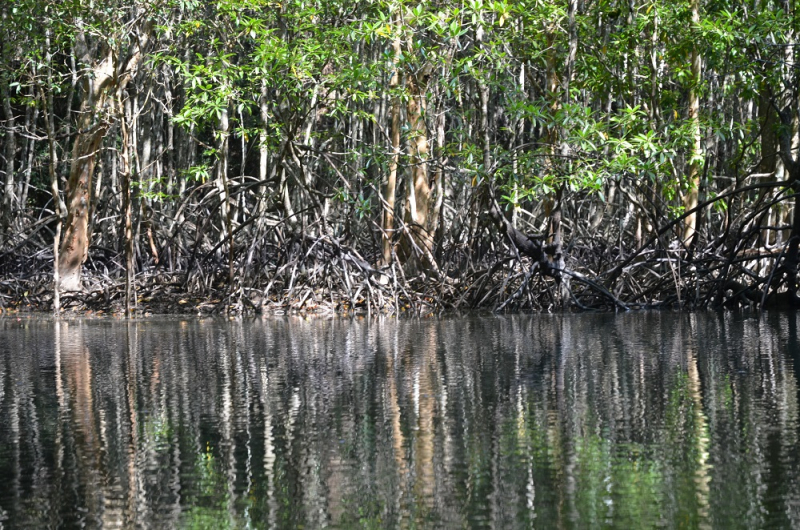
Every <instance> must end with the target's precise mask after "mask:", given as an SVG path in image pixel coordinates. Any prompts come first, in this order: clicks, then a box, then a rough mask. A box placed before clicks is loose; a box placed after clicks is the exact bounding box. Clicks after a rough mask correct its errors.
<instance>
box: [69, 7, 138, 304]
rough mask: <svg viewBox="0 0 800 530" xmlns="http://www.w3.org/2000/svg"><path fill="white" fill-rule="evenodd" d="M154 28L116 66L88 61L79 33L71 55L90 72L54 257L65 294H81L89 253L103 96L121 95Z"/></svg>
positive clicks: (107, 52)
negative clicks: (63, 222)
mask: <svg viewBox="0 0 800 530" xmlns="http://www.w3.org/2000/svg"><path fill="white" fill-rule="evenodd" d="M152 28H153V25H152V23H151V22H145V23H144V24H143V26H142V28H141V29H142V31H141V33H140V34H139V38H138V40H136V41H135V44H134V45H133V47H132V50H131V54H130V56H129V58H128V59H127V61H125V62H124V63H121V64H118V62H117V58H116V54H115V53H114V50H111V49H106V48H105V47H103V48H102V50H103V53H102V54H101V55H102V59H100V60H99V61H95V60H93V58H92V56H91V53H90V51H89V46H88V44H87V42H86V35H85V33H84V32H83V31H79V32H78V34H77V35H76V38H75V51H76V54H77V55H78V57H79V58H80V60H81V62H82V63H83V64H87V65H88V64H91V65H92V67H91V68H90V69H89V70H88V72H87V73H86V74H85V75H84V77H83V79H81V85H82V87H81V88H82V90H81V107H80V111H79V118H78V130H77V132H76V135H75V142H74V144H73V146H72V164H71V166H70V172H69V179H68V180H67V189H66V199H67V200H66V203H67V212H68V213H67V222H66V227H65V229H64V239H63V240H62V241H61V247H60V252H59V263H58V267H59V273H60V288H61V290H62V291H64V292H69V291H80V290H81V265H82V264H83V262H84V261H86V258H87V256H88V252H89V236H90V234H89V215H90V211H91V208H90V206H91V198H92V197H91V195H92V176H93V173H94V166H95V163H96V157H97V151H98V149H99V148H100V144H101V143H102V141H103V138H104V137H105V133H106V131H107V130H108V127H109V123H108V121H107V119H106V118H105V117H104V116H102V115H101V114H102V112H103V110H104V108H105V104H106V101H107V97H108V93H109V91H110V90H113V89H115V88H116V90H118V91H122V90H124V88H125V85H126V84H127V82H128V81H129V80H130V78H131V77H132V76H133V75H134V73H135V71H136V68H137V66H138V64H139V62H140V60H141V58H142V47H144V46H145V45H146V44H147V42H148V39H149V35H150V32H151V31H152Z"/></svg>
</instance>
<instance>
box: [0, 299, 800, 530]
mask: <svg viewBox="0 0 800 530" xmlns="http://www.w3.org/2000/svg"><path fill="white" fill-rule="evenodd" d="M797 327H798V317H797V315H796V314H794V313H772V314H768V315H766V316H765V317H763V318H748V317H743V316H740V315H731V314H724V315H723V314H693V315H676V314H669V313H646V314H630V315H618V316H614V315H582V316H534V317H530V316H516V317H497V318H462V319H445V320H441V321H434V320H430V321H396V320H388V319H387V320H378V321H372V322H369V323H368V322H364V321H357V320H316V321H305V320H302V319H286V320H279V321H273V320H269V321H260V320H256V321H232V322H229V321H217V320H178V319H175V320H169V319H167V320H159V321H155V320H153V321H150V320H147V321H139V322H129V323H128V322H117V321H108V320H94V321H91V320H83V321H81V320H78V321H62V322H53V321H50V320H44V319H27V320H26V319H22V320H17V319H4V320H0V477H2V478H3V480H2V481H0V527H3V528H31V527H37V528H38V527H76V526H82V527H89V528H99V527H103V528H117V527H119V528H127V527H133V526H143V527H151V528H182V527H189V528H225V527H230V528H239V527H255V528H262V527H263V528H295V527H301V526H302V527H306V528H319V527H324V526H331V527H339V528H354V527H368V528H387V527H398V528H412V527H423V528H437V527H438V528H454V527H464V526H468V527H481V526H487V527H495V528H528V527H538V528H587V527H616V528H644V527H670V528H673V527H676V528H677V527H679V528H705V527H708V528H711V527H714V528H755V527H770V528H792V527H794V528H797V527H800V458H799V457H798V451H797V447H798V414H799V409H798V396H799V391H800V387H798V383H797V366H798V363H800V343H799V342H798V333H797Z"/></svg>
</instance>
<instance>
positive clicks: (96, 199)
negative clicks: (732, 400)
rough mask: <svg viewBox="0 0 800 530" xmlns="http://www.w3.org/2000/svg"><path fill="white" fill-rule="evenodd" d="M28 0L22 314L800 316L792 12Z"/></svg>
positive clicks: (14, 129)
mask: <svg viewBox="0 0 800 530" xmlns="http://www.w3.org/2000/svg"><path fill="white" fill-rule="evenodd" d="M1 9H2V22H1V23H0V46H2V51H1V52H0V99H2V107H3V109H2V112H1V113H0V114H2V122H1V124H2V128H0V134H1V135H2V136H0V175H2V178H3V180H2V187H1V188H0V200H2V215H1V216H0V217H1V218H0V238H1V239H0V304H2V305H3V306H9V305H14V304H25V303H32V304H37V305H38V306H39V307H52V306H55V307H56V308H58V307H59V306H61V305H62V300H61V298H64V300H63V305H65V306H73V307H92V306H95V305H97V306H104V307H105V306H114V305H115V304H122V307H124V308H125V309H127V310H128V311H132V310H134V308H135V307H136V306H137V305H138V306H139V307H140V309H141V308H142V307H144V308H147V307H153V308H155V309H156V310H174V309H178V308H180V307H183V305H188V306H190V307H192V309H193V310H194V309H196V304H197V303H201V304H202V305H203V306H204V307H213V308H215V309H219V310H222V309H225V310H235V311H248V310H264V309H266V310H270V309H281V310H287V309H292V310H331V311H341V310H349V309H364V310H368V311H400V310H403V309H405V308H413V309H415V310H421V311H422V310H433V311H440V310H447V309H467V308H474V307H487V308H493V309H500V310H528V309H534V310H541V309H545V310H547V309H557V308H565V307H573V308H580V309H589V308H591V309H612V308H616V309H621V308H633V307H657V306H681V307H688V308H698V307H712V306H727V307H738V306H742V305H750V306H758V307H764V306H768V305H788V306H796V305H797V302H798V296H797V264H798V243H800V218H798V216H797V212H798V211H800V208H797V201H798V199H797V197H798V196H800V195H798V193H797V187H798V177H800V158H798V146H799V145H800V136H798V123H799V122H800V111H799V109H800V105H798V103H799V102H800V99H799V97H800V95H799V94H798V87H799V86H800V83H798V81H799V79H798V72H800V70H798V67H797V64H798V63H797V55H798V50H797V46H796V45H795V41H796V32H797V29H798V13H797V11H796V9H795V7H794V5H793V4H792V3H789V2H785V1H773V0H759V1H757V2H755V4H753V3H752V2H750V3H744V2H736V1H732V0H727V1H726V0H721V1H716V0H692V1H691V2H689V3H686V4H682V3H676V2H667V1H665V0H645V1H642V0H631V1H625V2H623V1H620V0H580V1H579V0H559V1H542V0H522V1H518V2H505V1H494V2H491V1H483V0H470V1H468V2H450V1H447V0H444V1H428V2H419V3H416V2H405V1H403V0H398V1H385V0H369V1H363V2H356V3H353V2H345V1H342V0H296V1H289V2H273V1H266V0H220V1H216V2H200V1H196V0H155V1H154V2H147V3H145V2H140V1H138V0H131V1H128V2H121V1H119V2H117V1H113V0H110V1H108V2H103V3H102V5H100V4H97V3H92V2H84V1H83V0H70V1H66V2H64V1H58V2H55V1H45V2H41V1H34V0H19V1H17V2H14V3H13V4H9V3H6V4H4V5H3V7H2V8H1ZM54 263H55V264H57V265H58V266H57V267H54ZM54 271H55V275H54ZM190 299H191V300H192V301H187V300H190ZM197 300H203V301H202V302H198V301H197ZM159 301H162V302H165V303H166V302H169V303H170V304H173V305H171V306H164V305H163V304H162V305H161V306H157V305H156V304H157V302H159ZM148 304H150V305H148Z"/></svg>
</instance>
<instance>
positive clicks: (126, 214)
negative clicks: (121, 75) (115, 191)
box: [116, 90, 136, 316]
mask: <svg viewBox="0 0 800 530" xmlns="http://www.w3.org/2000/svg"><path fill="white" fill-rule="evenodd" d="M116 104H117V119H118V120H119V128H120V133H121V136H122V138H121V141H122V151H121V152H120V153H119V155H120V156H119V171H120V175H121V176H122V224H123V233H124V235H125V315H127V316H130V315H131V314H132V313H133V311H134V310H135V306H136V282H135V271H134V263H133V216H132V211H133V207H132V205H131V162H130V138H129V129H128V116H127V115H126V114H127V113H126V112H125V106H124V105H123V92H122V91H121V90H118V91H117V100H116Z"/></svg>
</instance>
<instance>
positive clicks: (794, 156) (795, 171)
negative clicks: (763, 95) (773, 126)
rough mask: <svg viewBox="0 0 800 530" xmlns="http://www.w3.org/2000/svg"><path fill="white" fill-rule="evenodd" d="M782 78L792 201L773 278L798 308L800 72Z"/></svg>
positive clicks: (791, 57)
mask: <svg viewBox="0 0 800 530" xmlns="http://www.w3.org/2000/svg"><path fill="white" fill-rule="evenodd" d="M783 9H784V11H785V13H786V15H788V16H791V15H792V12H791V9H790V7H789V5H788V3H787V4H784V5H783ZM794 38H795V35H794V32H792V34H790V35H787V40H788V41H789V42H793V41H794ZM785 53H786V55H785V57H786V63H785V64H787V65H792V64H797V60H798V59H800V51H798V50H797V49H796V47H792V46H787V48H786V52H785ZM783 77H784V79H783V83H782V85H783V86H782V87H781V88H782V90H781V94H780V95H779V97H778V98H776V99H777V101H776V106H777V107H778V116H779V118H780V121H781V127H780V128H779V133H778V141H779V144H780V150H779V154H780V158H781V162H783V167H784V170H785V172H786V178H785V180H786V184H787V185H789V186H792V188H793V191H794V193H795V199H794V205H793V206H794V209H793V212H792V229H791V231H790V233H789V241H788V244H787V247H786V254H785V257H784V263H783V267H782V268H783V270H782V274H781V275H780V277H779V278H776V279H777V280H781V279H785V282H786V288H787V291H788V292H787V293H786V294H787V295H788V297H789V304H790V305H792V306H794V307H797V306H800V297H798V295H797V290H798V282H797V273H798V264H799V263H800V155H799V154H798V152H797V147H798V144H800V134H799V133H798V118H797V116H798V106H800V93H798V83H800V72H799V71H798V70H797V69H793V68H786V69H785V71H784V73H783ZM769 287H770V286H767V287H766V288H767V289H769ZM776 287H777V285H776Z"/></svg>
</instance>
